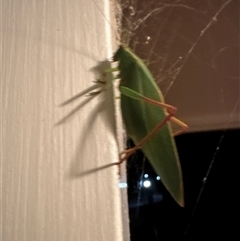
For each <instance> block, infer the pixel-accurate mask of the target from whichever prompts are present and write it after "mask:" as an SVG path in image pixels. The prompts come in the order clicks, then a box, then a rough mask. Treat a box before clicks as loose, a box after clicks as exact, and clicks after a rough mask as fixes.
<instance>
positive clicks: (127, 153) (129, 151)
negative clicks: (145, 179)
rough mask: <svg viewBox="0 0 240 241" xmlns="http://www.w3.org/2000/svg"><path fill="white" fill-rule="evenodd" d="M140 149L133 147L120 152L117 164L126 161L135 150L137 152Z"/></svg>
mask: <svg viewBox="0 0 240 241" xmlns="http://www.w3.org/2000/svg"><path fill="white" fill-rule="evenodd" d="M140 148H141V147H139V146H135V147H133V148H129V149H127V150H125V151H122V152H121V153H119V162H118V164H119V165H120V164H122V163H123V162H124V161H127V159H128V158H129V157H130V156H131V155H133V154H134V153H135V152H136V151H137V150H139V149H140Z"/></svg>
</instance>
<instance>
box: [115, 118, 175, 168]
mask: <svg viewBox="0 0 240 241" xmlns="http://www.w3.org/2000/svg"><path fill="white" fill-rule="evenodd" d="M171 117H172V114H168V115H167V116H166V117H165V118H164V120H162V121H161V122H159V123H158V124H157V125H156V126H155V127H154V128H153V129H152V130H151V131H150V132H149V133H148V134H147V135H146V136H145V137H143V139H142V140H141V141H140V142H138V143H137V144H136V146H134V147H133V148H130V149H127V150H125V151H122V152H121V153H120V154H119V165H120V164H121V163H123V162H124V161H126V160H127V159H128V158H129V157H130V156H131V155H132V154H134V153H135V152H136V151H137V150H138V149H140V148H141V147H142V146H143V145H144V144H145V143H146V142H147V141H148V140H149V139H150V138H151V137H152V136H153V135H154V134H155V133H156V132H158V131H159V130H160V129H161V128H162V127H163V126H164V125H165V124H166V123H167V122H168V121H169V120H170V119H171Z"/></svg>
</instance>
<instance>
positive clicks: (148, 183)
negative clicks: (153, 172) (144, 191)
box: [143, 181, 151, 188]
mask: <svg viewBox="0 0 240 241" xmlns="http://www.w3.org/2000/svg"><path fill="white" fill-rule="evenodd" d="M143 186H144V187H146V188H148V187H150V186H151V182H150V181H144V182H143Z"/></svg>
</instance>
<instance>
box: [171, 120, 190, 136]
mask: <svg viewBox="0 0 240 241" xmlns="http://www.w3.org/2000/svg"><path fill="white" fill-rule="evenodd" d="M170 121H172V122H174V123H176V124H177V125H179V126H180V127H181V128H182V129H181V130H179V131H177V132H175V133H173V135H174V136H178V135H181V134H183V133H184V132H187V130H188V128H189V127H188V125H187V124H185V123H184V122H182V121H181V120H179V119H177V118H176V117H173V116H172V117H171V119H170Z"/></svg>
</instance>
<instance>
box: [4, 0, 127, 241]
mask: <svg viewBox="0 0 240 241" xmlns="http://www.w3.org/2000/svg"><path fill="white" fill-rule="evenodd" d="M97 4H98V6H99V8H100V9H101V11H102V12H103V13H104V15H105V16H106V17H108V15H109V12H112V9H111V10H109V6H108V4H109V1H108V0H105V1H103V0H102V1H97ZM109 21H110V20H109ZM110 31H111V30H110V26H109V23H108V22H107V21H106V19H105V18H104V17H103V15H102V13H101V12H100V10H99V9H98V8H97V7H96V5H95V4H94V3H93V2H92V1H85V0H61V1H57V0H4V1H3V4H2V34H3V35H2V41H3V44H2V61H3V69H2V70H3V72H2V73H3V74H2V81H1V83H2V111H3V123H2V140H3V147H2V165H1V168H2V169H1V170H2V171H1V172H2V174H1V182H2V205H1V206H2V210H1V211H2V220H1V221H2V225H1V227H2V232H1V233H2V236H1V240H4V241H22V240H24V241H28V240H29V241H33V240H42V241H47V240H51V241H54V240H56V241H64V240H66V241H67V240H68V241H69V240H74V241H77V240H79V241H80V240H81V241H83V240H84V241H89V240H98V241H101V240H104V241H106V240H109V241H112V240H114V241H115V240H127V239H128V211H127V204H126V192H125V191H126V190H125V191H123V193H122V195H121V193H120V190H119V188H118V182H119V175H118V168H117V166H110V165H109V164H111V163H113V162H116V161H118V152H119V149H118V141H119V140H118V141H117V138H116V134H115V129H116V128H115V116H114V108H113V97H112V93H105V94H103V95H100V96H96V97H95V98H93V99H92V100H91V101H86V100H87V98H86V97H84V96H82V97H81V98H79V99H76V100H75V101H73V102H71V103H69V104H68V105H66V106H64V107H59V105H60V104H61V103H63V102H64V101H66V100H68V99H70V98H72V97H73V96H75V95H78V94H80V93H82V91H84V90H86V89H87V88H88V87H89V86H91V85H92V83H91V81H92V80H94V78H95V77H96V76H95V75H94V74H93V72H92V71H91V69H92V68H93V67H96V66H97V65H99V63H98V61H103V60H105V59H106V58H107V57H110V56H111V55H112V53H113V49H112V43H111V36H110ZM75 108H77V109H76V111H75V112H72V111H73V110H74V109H75ZM116 118H117V117H116ZM117 119H118V118H117ZM57 123H59V124H57ZM119 130H121V128H120V129H119ZM119 133H121V131H119ZM119 143H121V140H120V141H119ZM121 148H122V147H120V149H121ZM123 178H124V177H123Z"/></svg>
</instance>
